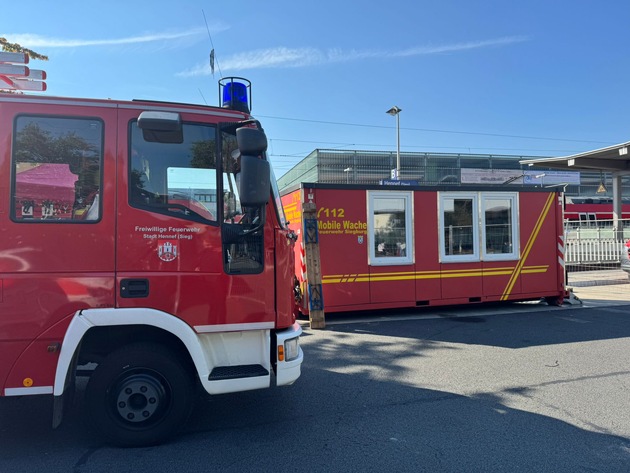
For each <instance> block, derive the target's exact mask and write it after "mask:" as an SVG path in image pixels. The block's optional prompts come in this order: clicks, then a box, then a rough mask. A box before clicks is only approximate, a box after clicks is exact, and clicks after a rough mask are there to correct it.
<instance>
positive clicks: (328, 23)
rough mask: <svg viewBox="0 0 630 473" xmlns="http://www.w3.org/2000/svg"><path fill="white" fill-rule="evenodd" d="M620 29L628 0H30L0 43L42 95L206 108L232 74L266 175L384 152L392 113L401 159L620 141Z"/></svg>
mask: <svg viewBox="0 0 630 473" xmlns="http://www.w3.org/2000/svg"><path fill="white" fill-rule="evenodd" d="M204 16H205V19H204ZM628 18H630V2H629V1H628V0H609V1H603V2H596V1H594V0H592V1H585V0H555V1H554V0H529V1H521V2H513V1H505V0H496V1H474V0H442V1H440V2H436V1H426V0H415V1H411V0H409V1H408V0H399V1H398V2H358V1H339V0H338V1H334V2H333V1H329V0H319V1H317V2H296V1H284V0H278V1H270V2H259V1H249V0H242V1H241V2H236V1H230V2H217V1H203V2H202V1H185V0H182V1H180V2H178V3H176V2H172V1H169V2H166V1H161V0H154V1H151V2H144V1H133V2H132V1H126V2H121V1H116V0H111V1H109V2H93V1H88V0H83V1H81V2H74V1H60V2H51V1H48V0H47V1H40V0H32V1H30V2H28V6H27V7H25V8H18V7H12V8H5V9H3V12H2V16H1V17H0V36H2V37H6V38H7V40H9V41H11V42H18V43H20V44H21V45H22V46H25V47H28V48H30V49H33V50H35V51H37V52H39V53H42V54H46V55H48V56H49V58H50V60H49V61H48V62H41V61H32V62H31V64H30V66H31V68H41V69H44V70H45V71H46V72H47V74H48V79H47V86H48V91H47V92H45V94H46V95H66V96H78V97H95V98H113V99H133V98H146V99H153V100H167V101H179V102H192V103H208V104H210V105H216V104H217V103H218V86H217V81H218V80H219V79H220V78H221V77H222V76H224V77H225V76H241V77H246V78H248V79H249V80H251V81H252V84H253V86H252V89H253V110H252V112H253V114H254V115H255V116H256V117H257V118H259V119H260V120H261V121H262V123H263V126H264V127H265V130H266V131H267V134H268V137H269V141H270V149H269V151H270V156H271V159H272V162H273V163H274V166H275V168H276V174H277V175H282V174H283V173H284V172H286V171H287V170H288V169H290V168H291V167H292V166H293V165H294V164H296V163H297V162H298V161H300V160H301V159H302V158H304V157H305V156H306V155H307V154H308V153H310V152H311V151H313V150H314V149H316V148H324V149H328V148H335V149H352V150H378V151H395V149H396V120H395V119H394V118H393V117H391V116H390V115H387V114H386V113H385V112H386V111H387V110H388V109H389V108H391V107H392V106H394V105H397V106H398V107H400V108H401V109H402V112H401V113H400V117H399V118H400V147H401V151H403V152H405V151H432V152H444V153H493V154H518V155H528V156H565V155H569V154H574V153H578V152H582V151H587V150H592V149H597V148H601V147H604V146H608V145H612V144H616V143H620V142H624V141H627V140H629V139H630V126H629V122H630V114H629V113H628V110H630V94H629V93H628V83H629V80H630V61H629V59H630V48H629V45H630V42H629V40H628V33H627V32H628V28H627V20H628ZM208 31H209V33H210V34H208ZM212 45H214V49H215V53H216V63H215V74H214V77H213V76H212V74H211V72H210V67H209V59H208V57H209V53H210V50H211V49H212Z"/></svg>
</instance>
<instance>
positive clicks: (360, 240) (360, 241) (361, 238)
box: [357, 235, 363, 245]
mask: <svg viewBox="0 0 630 473" xmlns="http://www.w3.org/2000/svg"><path fill="white" fill-rule="evenodd" d="M357 241H358V242H359V245H362V244H363V235H359V236H358V237H357Z"/></svg>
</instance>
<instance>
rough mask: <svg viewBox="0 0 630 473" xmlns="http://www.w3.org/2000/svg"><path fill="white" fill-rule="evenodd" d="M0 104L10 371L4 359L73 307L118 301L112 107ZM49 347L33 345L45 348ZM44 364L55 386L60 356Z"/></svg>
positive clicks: (2, 271) (2, 270)
mask: <svg viewBox="0 0 630 473" xmlns="http://www.w3.org/2000/svg"><path fill="white" fill-rule="evenodd" d="M0 107H1V111H0V112H1V113H0V130H3V131H2V136H0V142H2V143H4V144H5V146H3V149H2V150H1V153H2V156H1V157H0V168H1V169H0V175H1V176H2V177H1V179H2V181H1V182H0V190H2V192H3V194H4V193H5V192H6V194H4V195H3V196H2V199H3V200H2V201H3V202H4V203H5V204H8V206H5V205H0V207H2V208H0V218H1V219H2V224H1V226H2V232H1V233H2V238H1V240H2V241H1V242H0V285H1V286H2V293H1V294H0V302H1V307H0V311H1V312H2V313H3V314H7V315H9V317H7V318H5V319H4V320H3V333H4V334H5V335H6V334H10V335H8V337H9V339H10V340H13V341H16V343H18V344H20V346H17V345H16V346H14V349H12V350H11V354H5V353H3V352H2V349H0V358H2V359H3V364H4V366H7V367H10V366H12V365H13V362H14V360H12V359H10V358H9V357H10V356H13V355H15V354H18V353H20V352H21V351H22V350H24V349H26V347H27V346H29V344H31V342H32V341H33V340H34V339H36V338H37V337H38V336H39V335H40V334H41V333H43V332H44V331H46V330H47V329H49V328H50V327H52V326H53V325H55V324H58V323H59V324H62V323H66V324H67V323H69V321H70V316H71V315H73V314H74V313H75V312H76V311H77V310H80V309H85V308H92V307H112V306H113V304H114V239H113V234H114V225H115V213H114V210H115V207H114V204H115V186H116V183H115V178H116V173H115V168H116V162H115V160H114V156H115V154H114V152H115V143H116V109H115V107H109V106H108V107H102V106H97V105H94V106H86V105H85V104H83V106H76V105H73V103H72V101H70V100H69V101H62V100H58V101H55V102H44V103H37V102H36V103H31V102H30V101H29V100H23V101H16V102H12V103H9V102H5V103H2V104H0ZM5 158H6V159H5ZM9 190H10V192H9ZM58 326H59V325H58ZM5 338H6V337H5ZM46 343H48V342H47V341H46V340H42V341H37V342H35V343H33V345H35V346H31V349H32V350H35V351H37V350H40V351H42V350H43V352H44V353H45V352H46V346H44V345H45V344H46ZM38 344H39V345H38ZM5 346H7V345H6V344H3V347H5ZM16 348H17V349H16ZM38 353H39V352H38ZM46 360H47V361H46V362H47V363H50V364H51V365H50V366H46V367H44V366H41V367H39V368H40V372H42V373H47V374H46V376H47V377H48V378H49V379H44V377H42V378H40V379H38V380H37V382H38V383H42V384H52V377H53V376H54V372H55V369H54V366H53V364H54V363H56V358H54V357H49V358H47V359H46ZM18 363H19V362H18ZM15 366H17V365H15ZM18 368H19V367H18ZM15 371H16V372H18V373H19V369H17V368H16V369H15ZM0 375H3V373H0ZM21 379H22V378H20V379H19V380H18V379H16V380H14V381H13V382H15V383H19V384H18V385H20V386H21V382H22V381H21ZM9 382H12V381H11V380H10V381H9Z"/></svg>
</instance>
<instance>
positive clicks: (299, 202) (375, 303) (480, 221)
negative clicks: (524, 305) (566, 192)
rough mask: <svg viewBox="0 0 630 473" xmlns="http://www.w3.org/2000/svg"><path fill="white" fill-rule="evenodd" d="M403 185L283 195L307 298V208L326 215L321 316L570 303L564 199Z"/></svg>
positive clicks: (321, 217) (321, 241)
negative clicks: (533, 302) (486, 304)
mask: <svg viewBox="0 0 630 473" xmlns="http://www.w3.org/2000/svg"><path fill="white" fill-rule="evenodd" d="M400 182H401V183H402V184H404V181H400ZM395 184H396V183H392V184H391V185H387V184H386V185H382V186H379V185H373V186H365V185H338V184H323V183H318V184H306V183H304V184H301V185H300V187H299V188H295V189H287V191H286V192H283V197H282V200H283V203H284V208H285V211H286V214H287V218H288V220H289V221H290V225H289V226H290V228H292V229H293V230H294V231H295V232H296V233H299V235H298V245H296V251H297V252H298V253H297V258H296V265H297V266H296V274H297V275H298V278H299V280H300V284H301V285H302V286H303V288H304V289H303V290H304V292H305V293H306V294H308V293H309V290H308V289H309V288H306V281H307V279H306V277H307V273H308V271H309V268H308V266H306V265H305V264H304V261H305V258H304V256H305V255H304V252H305V249H306V248H305V241H304V239H305V235H307V234H308V226H309V224H308V222H306V221H303V218H302V212H303V211H302V208H303V207H302V206H303V204H304V203H306V202H313V203H314V204H315V205H316V208H317V219H316V223H315V224H316V226H317V230H318V232H317V236H316V238H312V239H313V240H314V239H316V240H317V244H318V245H319V248H318V249H319V255H320V272H321V283H322V284H321V291H317V290H316V291H314V293H316V294H320V293H321V294H322V297H321V300H320V299H318V300H317V301H316V302H317V304H316V305H317V306H321V305H323V307H324V309H325V311H326V312H344V311H355V310H371V309H386V308H404V307H420V306H438V305H454V304H469V303H479V302H492V301H521V300H533V299H540V298H546V299H547V300H548V301H549V302H552V303H554V304H559V303H562V300H563V298H564V295H565V284H564V278H565V273H564V263H563V225H562V204H561V194H560V193H558V192H550V191H549V190H548V189H538V188H535V189H534V188H531V187H527V188H525V187H523V188H520V190H517V191H514V190H512V188H510V190H503V189H497V188H496V187H492V186H483V187H480V186H474V187H473V186H458V187H453V186H442V187H428V186H405V187H401V186H400V185H395ZM311 224H312V223H311ZM305 228H306V230H307V231H305V230H304V229H305ZM312 303H313V300H312V298H310V299H309V297H305V298H304V302H303V304H302V306H301V308H300V310H301V312H302V313H304V314H308V313H309V310H310V307H309V306H310V304H312Z"/></svg>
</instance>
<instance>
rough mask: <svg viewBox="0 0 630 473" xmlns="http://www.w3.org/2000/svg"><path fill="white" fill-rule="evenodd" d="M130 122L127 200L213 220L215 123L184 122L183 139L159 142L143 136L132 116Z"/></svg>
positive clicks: (154, 209) (139, 205)
mask: <svg viewBox="0 0 630 473" xmlns="http://www.w3.org/2000/svg"><path fill="white" fill-rule="evenodd" d="M129 126H130V131H129V135H130V142H129V157H130V159H129V165H130V167H129V204H130V205H131V206H132V207H137V208H141V209H143V210H149V211H151V212H156V213H161V214H166V215H171V216H174V217H178V218H183V219H186V220H193V221H197V222H203V223H210V222H212V223H216V222H217V215H218V211H217V210H218V209H217V172H216V156H215V155H216V149H215V146H216V141H215V128H214V127H212V126H209V125H199V124H190V123H185V124H183V125H182V127H183V137H184V139H183V142H182V143H163V142H154V141H145V139H144V137H143V134H142V130H140V129H139V128H138V126H137V122H136V121H135V120H134V121H132V122H131V123H130V125H129Z"/></svg>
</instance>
